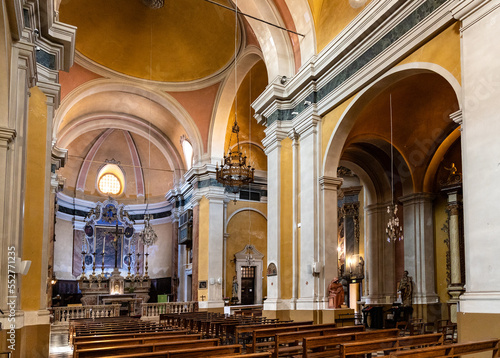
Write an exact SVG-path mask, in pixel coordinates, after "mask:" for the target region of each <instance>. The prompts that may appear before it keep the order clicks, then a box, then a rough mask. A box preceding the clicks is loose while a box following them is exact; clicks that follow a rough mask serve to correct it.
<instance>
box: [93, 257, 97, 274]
mask: <svg viewBox="0 0 500 358" xmlns="http://www.w3.org/2000/svg"><path fill="white" fill-rule="evenodd" d="M92 255H93V256H94V262H93V263H92V278H95V256H96V255H97V252H95V251H94V252H93V253H92Z"/></svg>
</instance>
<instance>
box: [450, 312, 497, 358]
mask: <svg viewBox="0 0 500 358" xmlns="http://www.w3.org/2000/svg"><path fill="white" fill-rule="evenodd" d="M457 320H458V327H457V328H458V342H459V343H465V342H471V341H479V340H484V339H491V338H498V337H500V314H498V313H496V314H495V313H463V312H459V313H458V315H457ZM467 357H474V358H489V357H491V351H490V352H489V353H479V354H474V355H468V356H467Z"/></svg>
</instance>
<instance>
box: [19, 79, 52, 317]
mask: <svg viewBox="0 0 500 358" xmlns="http://www.w3.org/2000/svg"><path fill="white" fill-rule="evenodd" d="M30 92H31V97H30V99H29V114H28V133H27V143H28V144H27V153H26V173H27V175H26V191H25V195H26V196H25V202H24V223H23V225H24V230H23V250H22V259H23V260H31V267H30V269H29V273H28V275H26V276H23V277H22V286H21V290H22V292H24V293H25V294H23V295H22V297H21V308H22V309H23V310H25V311H37V310H39V309H40V285H41V284H42V283H43V284H45V280H46V277H41V275H42V251H43V231H44V227H43V215H44V214H43V213H44V210H45V209H46V208H45V207H44V191H45V179H46V178H45V148H46V147H45V146H46V136H45V133H47V105H46V104H45V103H46V100H47V99H46V97H45V95H44V94H43V92H42V91H41V90H40V89H39V88H38V87H34V88H31V89H30Z"/></svg>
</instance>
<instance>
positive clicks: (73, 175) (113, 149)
mask: <svg viewBox="0 0 500 358" xmlns="http://www.w3.org/2000/svg"><path fill="white" fill-rule="evenodd" d="M100 139H103V140H102V141H100ZM67 149H68V157H69V160H68V163H67V165H66V166H65V167H63V168H61V169H60V171H59V173H60V174H61V175H63V176H64V177H65V178H66V184H65V188H64V190H65V193H66V194H68V195H70V196H73V195H75V193H76V195H77V197H80V198H83V199H86V200H91V201H97V200H103V198H105V196H104V195H102V194H100V193H99V192H98V190H97V174H98V172H99V170H100V169H101V168H102V167H103V166H104V165H105V164H106V161H111V160H114V161H116V162H119V166H120V167H121V169H122V170H123V173H124V176H125V190H124V192H123V194H121V195H120V196H119V198H118V199H119V200H120V202H127V203H131V204H132V203H134V204H137V203H142V202H144V201H145V200H146V199H151V198H152V199H153V201H154V198H157V199H158V200H160V201H161V200H163V196H164V195H165V192H167V191H168V189H170V188H171V187H172V185H173V180H174V171H173V170H172V168H171V167H170V165H169V163H168V161H167V159H166V158H165V157H164V156H163V155H162V154H161V151H160V150H159V148H157V147H156V146H154V145H151V142H150V141H148V140H147V138H143V137H141V136H139V135H137V134H134V133H131V132H128V131H123V130H119V129H100V130H93V131H89V132H85V133H82V134H81V135H80V136H79V137H77V138H76V139H75V140H73V141H72V142H71V143H70V145H69V146H68V148H67ZM85 164H87V165H85ZM159 177H161V178H162V180H158V178H159ZM144 192H145V193H146V196H147V198H146V197H145V196H144Z"/></svg>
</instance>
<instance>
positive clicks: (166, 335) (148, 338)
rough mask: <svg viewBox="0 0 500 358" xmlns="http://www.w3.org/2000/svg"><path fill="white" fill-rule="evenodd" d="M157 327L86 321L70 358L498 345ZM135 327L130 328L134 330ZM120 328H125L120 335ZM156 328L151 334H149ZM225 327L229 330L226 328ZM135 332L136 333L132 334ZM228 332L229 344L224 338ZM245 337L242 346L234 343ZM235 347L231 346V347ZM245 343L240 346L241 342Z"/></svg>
mask: <svg viewBox="0 0 500 358" xmlns="http://www.w3.org/2000/svg"><path fill="white" fill-rule="evenodd" d="M160 322H161V324H160V323H159V322H156V323H153V322H150V323H149V324H148V323H147V322H142V321H139V320H133V319H125V318H122V320H121V321H120V320H101V321H99V320H92V321H79V322H75V323H74V324H73V328H72V330H73V332H74V333H75V337H74V357H75V358H95V357H101V358H132V357H134V358H146V357H148V358H149V357H152V358H160V357H162V358H195V357H224V358H228V357H236V356H238V357H240V356H242V357H243V358H253V357H255V358H271V357H272V358H282V357H294V358H299V357H304V358H325V357H341V358H347V357H350V358H354V357H360V356H368V357H370V356H371V355H372V354H374V353H379V354H378V355H377V356H378V357H380V353H381V352H382V354H383V356H384V357H386V358H390V357H407V358H411V357H415V358H427V357H429V358H430V357H453V356H459V355H466V354H475V353H477V352H486V351H491V352H492V357H498V354H499V353H498V352H499V349H498V348H499V340H498V339H495V340H488V341H481V342H471V343H466V344H465V343H461V344H456V343H455V344H443V343H444V339H443V334H441V333H433V334H422V335H416V336H403V337H402V336H400V334H399V333H400V332H399V330H398V329H382V330H373V331H366V330H365V328H364V326H361V325H359V326H346V327H336V326H335V324H313V323H312V322H310V321H307V322H277V321H276V320H269V321H268V320H266V319H265V318H262V317H260V318H259V317H258V316H257V317H245V316H243V315H240V316H239V317H227V316H223V315H217V314H214V313H207V312H193V313H189V314H188V313H182V314H175V315H170V314H168V316H167V315H165V316H162V317H160ZM134 324H135V327H134ZM122 327H127V330H128V331H127V332H126V333H125V332H123V331H122V330H121V329H122ZM154 327H156V329H154ZM228 327H231V328H230V329H228ZM136 329H137V331H136ZM229 331H231V332H232V335H233V336H234V339H235V342H230V343H231V344H224V343H227V339H226V338H223V339H221V337H217V336H216V335H218V334H222V335H224V337H226V335H227V334H228V332H229ZM244 334H247V335H248V336H249V337H250V339H249V343H248V345H246V347H245V346H244V344H238V343H239V340H240V339H242V337H244ZM235 343H236V344H235ZM242 343H245V342H242Z"/></svg>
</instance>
